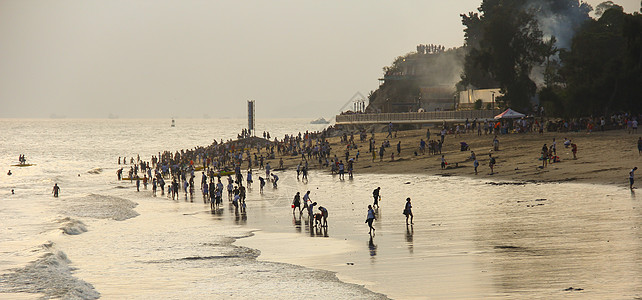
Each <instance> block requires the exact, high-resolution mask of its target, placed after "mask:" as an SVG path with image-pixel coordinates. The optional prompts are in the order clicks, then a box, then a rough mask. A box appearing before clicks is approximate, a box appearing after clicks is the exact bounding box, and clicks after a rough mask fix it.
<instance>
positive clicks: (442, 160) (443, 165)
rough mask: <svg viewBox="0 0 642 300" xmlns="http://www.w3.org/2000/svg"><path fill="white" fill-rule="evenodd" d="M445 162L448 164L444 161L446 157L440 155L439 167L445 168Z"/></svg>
mask: <svg viewBox="0 0 642 300" xmlns="http://www.w3.org/2000/svg"><path fill="white" fill-rule="evenodd" d="M447 164H448V163H447V162H446V158H445V157H444V156H443V155H442V156H441V169H442V170H444V169H446V165H447Z"/></svg>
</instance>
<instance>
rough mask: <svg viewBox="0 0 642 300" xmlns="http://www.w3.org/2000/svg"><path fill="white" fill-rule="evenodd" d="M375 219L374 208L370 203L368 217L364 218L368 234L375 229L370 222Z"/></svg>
mask: <svg viewBox="0 0 642 300" xmlns="http://www.w3.org/2000/svg"><path fill="white" fill-rule="evenodd" d="M375 219H376V218H375V213H374V209H372V205H368V217H367V218H366V223H368V227H370V232H368V233H369V234H372V232H373V231H375V229H374V227H372V222H373V221H374V220H375Z"/></svg>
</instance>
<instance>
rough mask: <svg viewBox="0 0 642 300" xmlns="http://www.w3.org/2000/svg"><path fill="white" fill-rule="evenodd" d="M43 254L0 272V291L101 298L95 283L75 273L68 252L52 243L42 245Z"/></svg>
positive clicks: (47, 296)
mask: <svg viewBox="0 0 642 300" xmlns="http://www.w3.org/2000/svg"><path fill="white" fill-rule="evenodd" d="M41 250H42V251H44V252H45V254H44V255H43V256H41V257H40V258H39V259H37V260H36V261H34V262H31V263H29V264H28V265H27V266H25V267H23V268H19V269H13V270H12V271H13V272H11V273H6V274H2V275H0V292H4V293H34V294H43V295H45V296H44V297H43V298H46V299H48V298H62V299H98V298H99V297H100V293H99V292H98V291H96V289H95V288H94V286H93V285H91V284H90V283H87V282H85V281H83V280H81V279H78V278H76V277H74V276H73V275H72V273H73V271H74V270H75V269H74V268H72V267H71V266H70V264H71V261H70V260H69V258H67V255H66V254H65V253H64V252H62V251H58V250H56V249H55V247H54V244H53V243H52V242H49V243H47V244H44V245H42V249H41Z"/></svg>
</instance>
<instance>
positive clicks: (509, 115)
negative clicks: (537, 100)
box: [495, 108, 526, 119]
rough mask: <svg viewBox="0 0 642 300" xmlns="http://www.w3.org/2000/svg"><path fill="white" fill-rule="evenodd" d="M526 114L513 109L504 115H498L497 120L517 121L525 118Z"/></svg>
mask: <svg viewBox="0 0 642 300" xmlns="http://www.w3.org/2000/svg"><path fill="white" fill-rule="evenodd" d="M525 116H526V115H525V114H522V113H518V112H516V111H514V110H512V109H510V108H509V109H507V110H505V111H504V112H503V113H501V114H499V115H496V116H495V119H517V118H523V117H525Z"/></svg>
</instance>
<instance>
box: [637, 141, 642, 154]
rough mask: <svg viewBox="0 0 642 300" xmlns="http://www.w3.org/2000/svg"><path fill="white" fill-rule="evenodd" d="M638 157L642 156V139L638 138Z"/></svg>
mask: <svg viewBox="0 0 642 300" xmlns="http://www.w3.org/2000/svg"><path fill="white" fill-rule="evenodd" d="M638 155H642V137H640V138H638Z"/></svg>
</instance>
